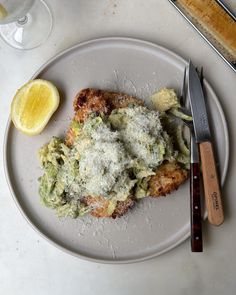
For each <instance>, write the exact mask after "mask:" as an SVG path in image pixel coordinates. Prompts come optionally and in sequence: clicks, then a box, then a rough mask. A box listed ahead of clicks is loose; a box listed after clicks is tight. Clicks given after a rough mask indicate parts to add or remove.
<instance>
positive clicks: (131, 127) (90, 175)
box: [39, 89, 189, 218]
mask: <svg viewBox="0 0 236 295" xmlns="http://www.w3.org/2000/svg"><path fill="white" fill-rule="evenodd" d="M162 91H163V90H162ZM164 91H166V94H165V95H164V96H163V93H162V92H159V96H158V95H157V96H153V97H152V99H153V104H154V106H155V102H156V101H158V103H157V104H156V109H155V110H150V109H148V108H147V107H145V106H136V105H129V106H128V107H126V108H120V109H115V110H113V111H112V112H111V114H110V115H108V116H105V115H97V114H95V113H91V115H90V116H89V118H88V119H87V120H86V121H85V123H84V124H81V123H78V122H76V121H73V122H72V125H71V128H73V131H74V132H75V134H76V135H77V136H76V137H75V140H74V143H73V145H72V146H70V147H69V146H67V145H66V144H65V141H64V140H63V139H60V138H56V137H53V138H52V139H51V141H50V142H49V143H47V144H46V145H44V146H43V147H42V148H41V149H40V150H39V159H40V163H41V167H42V168H43V171H44V174H43V175H42V176H41V177H40V179H39V184H40V185H39V193H40V197H41V202H42V204H44V205H45V206H47V207H50V208H53V209H55V210H56V211H57V214H58V216H71V217H73V218H76V217H79V216H83V215H84V214H86V213H88V212H90V211H91V210H92V207H91V206H87V205H85V203H84V202H83V198H84V197H85V196H103V197H105V198H106V199H108V200H110V201H111V202H114V204H115V203H116V202H117V201H124V200H126V199H127V198H128V197H129V196H130V195H131V194H132V195H133V196H134V197H135V198H137V199H139V198H143V197H146V196H148V195H149V192H148V181H149V179H150V177H151V176H152V175H154V174H155V170H156V169H157V167H158V166H159V165H161V164H162V163H163V161H169V162H173V161H177V162H179V163H181V165H183V166H184V167H186V169H188V165H189V150H188V147H187V145H186V143H185V140H184V139H183V135H182V133H183V130H182V125H181V124H176V119H174V118H173V117H172V116H170V115H169V114H168V111H169V110H172V111H173V109H176V108H177V107H178V100H177V97H176V95H175V93H174V92H173V91H172V90H168V89H166V90H164ZM168 95H169V97H170V98H169V100H168ZM162 97H165V102H164V104H165V106H164V107H163V103H161V100H162ZM166 97H167V98H166ZM168 102H169V105H168V106H167V104H168Z"/></svg>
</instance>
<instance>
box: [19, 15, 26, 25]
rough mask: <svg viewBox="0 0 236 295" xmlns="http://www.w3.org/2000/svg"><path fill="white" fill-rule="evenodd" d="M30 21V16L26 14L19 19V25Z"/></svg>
mask: <svg viewBox="0 0 236 295" xmlns="http://www.w3.org/2000/svg"><path fill="white" fill-rule="evenodd" d="M27 22H28V16H27V15H25V16H23V17H21V18H19V19H18V20H17V23H18V25H20V26H22V25H24V24H26V23H27Z"/></svg>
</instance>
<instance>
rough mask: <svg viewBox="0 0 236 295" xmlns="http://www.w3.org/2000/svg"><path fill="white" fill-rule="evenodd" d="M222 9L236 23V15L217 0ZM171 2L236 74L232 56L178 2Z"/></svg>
mask: <svg viewBox="0 0 236 295" xmlns="http://www.w3.org/2000/svg"><path fill="white" fill-rule="evenodd" d="M215 1H216V2H217V3H218V4H219V5H220V6H221V8H222V9H223V10H224V11H225V12H226V13H227V14H228V15H230V17H231V18H232V19H233V20H234V21H236V15H235V14H234V13H233V12H232V11H231V10H230V9H229V8H228V7H227V6H226V5H225V3H223V2H222V1H221V0H215ZM169 2H170V3H171V4H172V5H173V6H174V7H175V8H176V9H177V10H178V11H179V13H180V14H182V16H183V17H184V18H185V19H186V20H187V21H188V22H189V23H190V24H191V25H192V27H193V28H194V29H195V30H196V31H197V32H198V33H199V34H200V35H201V36H202V38H203V39H204V40H205V41H206V42H207V43H208V44H209V45H210V46H211V47H212V48H213V49H214V50H215V51H216V52H217V53H218V54H219V56H220V57H221V58H222V59H223V60H224V61H225V62H226V63H227V64H228V65H229V66H230V68H231V69H232V70H233V71H234V72H236V60H235V58H234V57H232V55H231V54H230V53H229V52H228V51H227V50H226V49H225V48H224V47H223V46H222V45H221V44H220V43H219V42H218V41H217V40H216V39H215V38H214V37H213V36H212V35H211V33H209V32H207V31H206V30H204V29H203V28H202V26H201V25H200V24H199V22H198V21H197V20H196V19H194V17H192V16H191V15H190V14H189V13H188V12H187V11H186V10H185V9H184V7H182V6H181V5H180V4H179V3H178V0H169Z"/></svg>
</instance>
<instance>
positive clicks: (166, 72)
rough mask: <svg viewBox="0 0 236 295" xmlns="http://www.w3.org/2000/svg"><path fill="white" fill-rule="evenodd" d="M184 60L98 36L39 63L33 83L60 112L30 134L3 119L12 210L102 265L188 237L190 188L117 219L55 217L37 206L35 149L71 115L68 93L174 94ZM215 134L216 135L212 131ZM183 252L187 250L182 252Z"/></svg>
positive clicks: (216, 110)
mask: <svg viewBox="0 0 236 295" xmlns="http://www.w3.org/2000/svg"><path fill="white" fill-rule="evenodd" d="M186 65H187V62H186V61H185V60H183V59H182V58H181V57H179V56H177V55H176V54H174V53H172V52H170V51H169V50H167V49H165V48H163V47H160V46H157V45H155V44H152V43H148V42H145V41H140V40H134V39H127V38H105V39H98V40H93V41H89V42H86V43H82V44H79V45H77V46H75V47H73V48H70V49H68V50H66V51H64V52H63V53H61V54H59V55H58V56H56V57H55V58H53V59H52V60H50V61H49V62H48V63H46V64H45V65H44V66H43V67H42V68H41V69H40V70H39V71H38V72H37V73H36V74H35V75H34V78H36V77H37V78H42V79H48V80H50V81H52V82H53V83H54V84H55V85H56V86H57V87H58V89H59V91H60V93H61V104H60V107H59V110H58V111H57V112H56V114H55V115H54V116H53V118H52V119H51V121H50V123H49V125H48V126H47V128H46V129H45V131H44V132H43V133H42V134H41V135H39V136H36V137H28V136H25V135H23V134H21V133H19V132H18V131H17V130H16V129H15V128H14V127H13V126H12V124H11V122H10V121H9V124H8V126H7V130H6V137H5V154H4V156H5V160H4V161H5V171H6V176H7V180H8V184H9V187H10V189H11V192H12V194H13V196H14V199H15V200H16V202H17V204H18V207H19V209H20V210H21V212H22V213H23V215H24V216H25V217H26V218H27V220H28V221H29V222H30V223H31V225H32V226H33V227H34V228H35V229H36V230H37V231H38V232H39V233H41V234H42V235H43V236H44V237H45V238H46V239H47V240H49V241H51V242H53V243H54V245H56V246H58V247H60V248H61V249H63V250H66V251H67V252H69V253H71V254H74V255H76V256H78V257H82V258H86V259H89V260H93V261H99V262H106V263H124V262H135V261H141V260H144V259H147V258H151V257H154V256H157V255H160V254H162V253H164V252H166V251H168V250H170V249H172V248H173V247H175V246H177V245H178V244H180V243H181V242H182V241H184V240H185V239H186V238H188V237H189V235H190V225H189V223H190V219H189V207H190V205H189V183H188V182H187V183H185V184H184V185H183V186H181V187H180V188H179V190H178V191H176V192H174V193H172V194H171V195H170V196H168V197H166V198H159V199H150V198H149V199H144V200H142V201H141V202H140V203H139V204H138V205H137V206H135V208H134V209H133V210H132V211H130V212H129V213H128V214H127V215H125V216H124V217H121V218H120V219H116V220H113V219H96V218H93V217H91V216H86V217H84V218H81V219H75V220H73V219H70V218H65V219H58V218H57V217H56V216H55V212H54V211H53V210H51V209H48V208H45V207H42V206H41V205H40V201H39V194H38V181H37V179H38V177H39V176H40V175H41V174H42V170H41V169H40V167H39V162H38V158H37V151H38V149H39V148H40V147H41V146H42V145H43V144H45V143H46V142H48V141H49V140H50V138H51V137H52V136H53V135H55V136H63V135H64V134H65V131H66V130H67V127H68V124H69V122H70V119H71V117H72V115H73V108H72V102H73V98H74V96H75V94H76V93H77V92H78V91H79V90H80V89H81V88H85V87H95V88H101V89H108V90H114V91H123V92H125V93H128V94H132V95H136V96H137V97H140V98H143V99H144V100H145V101H146V102H147V103H148V97H149V95H150V94H151V93H153V92H154V91H156V90H158V89H159V88H160V87H173V88H175V89H177V90H178V89H180V87H181V84H182V78H183V70H184V67H185V66H186ZM205 89H206V93H207V101H208V104H209V110H210V115H211V123H212V129H213V133H214V134H215V142H216V145H215V148H216V152H217V155H218V157H219V164H220V172H221V180H222V183H223V182H224V180H225V177H226V171H227V166H228V155H229V144H228V131H227V126H226V122H225V118H224V114H223V112H222V109H221V106H220V104H219V101H218V99H217V97H216V95H215V94H214V92H213V90H212V88H211V87H210V85H209V84H208V83H207V82H205ZM216 129H217V132H216ZM189 251H190V249H189Z"/></svg>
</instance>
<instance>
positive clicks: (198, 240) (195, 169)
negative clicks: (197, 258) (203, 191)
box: [190, 163, 203, 252]
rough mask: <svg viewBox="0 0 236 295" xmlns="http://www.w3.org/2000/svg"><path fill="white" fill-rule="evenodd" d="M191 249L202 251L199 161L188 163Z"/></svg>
mask: <svg viewBox="0 0 236 295" xmlns="http://www.w3.org/2000/svg"><path fill="white" fill-rule="evenodd" d="M190 206H191V208H190V209H191V210H190V212H191V249H192V252H202V251H203V250H202V216H201V195H200V167H199V163H191V165H190Z"/></svg>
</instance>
